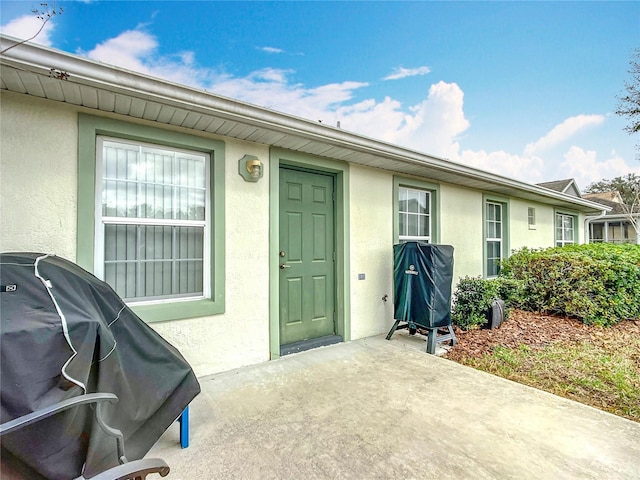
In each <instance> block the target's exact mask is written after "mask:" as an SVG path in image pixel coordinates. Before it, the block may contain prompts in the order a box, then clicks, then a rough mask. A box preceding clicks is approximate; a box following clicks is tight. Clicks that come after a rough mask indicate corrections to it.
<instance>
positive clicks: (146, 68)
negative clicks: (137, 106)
mask: <svg viewBox="0 0 640 480" xmlns="http://www.w3.org/2000/svg"><path fill="white" fill-rule="evenodd" d="M157 50H158V41H157V39H156V38H155V37H154V36H153V35H150V34H148V33H146V32H144V31H142V30H128V31H125V32H123V33H121V34H120V35H118V36H117V37H114V38H111V39H108V40H105V41H104V42H102V43H100V44H98V45H96V47H95V48H94V49H92V50H90V51H88V52H78V53H79V54H81V55H85V56H86V57H88V58H91V59H93V60H97V61H99V62H103V63H107V64H110V65H117V66H119V67H122V68H126V69H128V70H132V71H135V72H139V73H144V74H146V75H151V76H154V77H159V78H163V79H166V80H169V81H172V82H176V83H181V84H183V85H190V86H192V87H200V88H202V86H203V85H204V84H205V82H206V81H207V80H208V79H210V78H211V77H212V76H213V72H212V71H211V70H209V69H205V68H201V67H198V66H196V65H195V56H194V54H193V52H190V51H182V52H177V53H175V54H173V55H167V56H159V55H157Z"/></svg>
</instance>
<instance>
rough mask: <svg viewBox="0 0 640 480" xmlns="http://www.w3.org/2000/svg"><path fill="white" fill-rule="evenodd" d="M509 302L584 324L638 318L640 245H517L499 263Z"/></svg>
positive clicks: (515, 305) (604, 323) (639, 309)
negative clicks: (557, 246) (530, 246)
mask: <svg viewBox="0 0 640 480" xmlns="http://www.w3.org/2000/svg"><path fill="white" fill-rule="evenodd" d="M500 275H501V277H502V278H504V279H506V281H507V282H513V281H515V282H516V283H515V284H514V285H517V286H514V287H513V288H511V287H507V291H508V292H509V294H510V297H509V302H508V303H509V304H510V306H514V307H518V308H522V309H524V310H530V311H540V312H546V313H555V314H560V315H568V316H572V317H577V318H580V319H582V321H583V322H584V323H587V324H597V325H612V324H615V323H617V322H619V321H621V320H623V319H629V318H633V319H635V318H640V246H639V245H614V244H604V243H600V244H589V245H570V246H566V247H562V248H547V249H543V250H532V249H528V248H523V249H522V250H519V251H517V252H515V253H514V254H513V255H512V256H511V257H509V258H508V259H506V260H504V261H503V262H502V266H501V271H500Z"/></svg>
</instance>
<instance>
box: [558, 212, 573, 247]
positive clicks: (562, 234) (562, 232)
mask: <svg viewBox="0 0 640 480" xmlns="http://www.w3.org/2000/svg"><path fill="white" fill-rule="evenodd" d="M574 237H575V217H574V216H573V215H567V214H564V213H556V247H564V246H565V245H571V244H573V243H575V238H574Z"/></svg>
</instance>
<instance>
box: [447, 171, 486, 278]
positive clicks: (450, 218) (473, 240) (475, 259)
mask: <svg viewBox="0 0 640 480" xmlns="http://www.w3.org/2000/svg"><path fill="white" fill-rule="evenodd" d="M440 199H441V200H440V205H441V206H440V229H441V234H440V243H442V244H447V245H453V248H454V264H453V283H454V288H455V285H456V284H457V283H458V281H459V279H460V277H464V276H465V275H469V276H474V277H475V276H478V275H482V255H483V246H482V245H483V237H482V208H483V199H482V193H481V192H478V191H474V190H467V189H464V188H460V187H457V186H454V185H447V184H442V185H440Z"/></svg>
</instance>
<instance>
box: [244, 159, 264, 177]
mask: <svg viewBox="0 0 640 480" xmlns="http://www.w3.org/2000/svg"><path fill="white" fill-rule="evenodd" d="M238 173H239V174H240V176H241V177H242V178H244V179H245V180H246V181H247V182H257V181H258V180H260V179H261V178H262V176H263V175H264V165H262V162H261V161H260V160H258V157H256V156H255V155H245V156H244V157H242V158H241V159H240V160H238Z"/></svg>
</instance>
